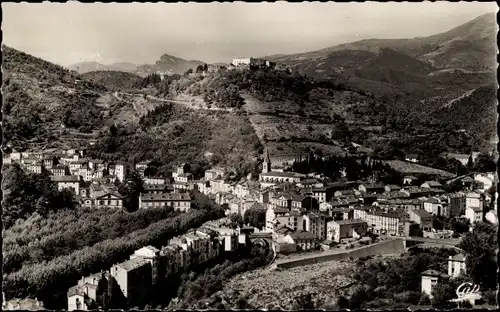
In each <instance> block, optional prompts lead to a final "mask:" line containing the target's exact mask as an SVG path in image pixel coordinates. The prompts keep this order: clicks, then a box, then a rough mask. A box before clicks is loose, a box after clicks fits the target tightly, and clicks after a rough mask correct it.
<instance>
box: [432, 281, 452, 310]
mask: <svg viewBox="0 0 500 312" xmlns="http://www.w3.org/2000/svg"><path fill="white" fill-rule="evenodd" d="M453 286H454V285H453V284H452V283H451V282H450V280H449V278H446V277H441V279H440V280H439V282H438V283H437V285H436V286H435V288H434V289H433V290H432V299H431V303H432V306H433V307H436V308H445V307H448V306H449V301H450V300H451V299H453V298H454V297H455V296H456V294H455V290H456V287H453Z"/></svg>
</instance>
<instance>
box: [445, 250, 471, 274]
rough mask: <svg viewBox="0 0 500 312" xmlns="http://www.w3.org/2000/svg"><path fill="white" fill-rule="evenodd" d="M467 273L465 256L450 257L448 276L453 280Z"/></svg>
mask: <svg viewBox="0 0 500 312" xmlns="http://www.w3.org/2000/svg"><path fill="white" fill-rule="evenodd" d="M465 273H467V268H466V265H465V256H464V255H463V254H457V255H455V256H449V257H448V275H449V276H450V277H452V278H454V277H458V276H460V275H463V274H465Z"/></svg>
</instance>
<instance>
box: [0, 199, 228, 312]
mask: <svg viewBox="0 0 500 312" xmlns="http://www.w3.org/2000/svg"><path fill="white" fill-rule="evenodd" d="M200 206H201V207H203V208H204V209H203V208H202V209H192V210H190V211H189V212H187V213H185V214H182V215H179V216H176V217H174V218H169V219H166V220H161V221H159V222H155V223H153V224H151V225H149V226H148V227H146V228H143V229H140V230H137V231H134V232H132V233H130V234H128V235H124V236H121V237H118V238H114V239H108V240H104V241H101V242H99V243H97V244H95V245H93V246H91V247H84V248H82V249H80V250H77V251H74V252H72V253H71V254H68V255H64V256H60V257H57V258H54V259H52V260H50V261H44V262H40V263H36V264H32V265H25V266H23V267H22V268H21V269H20V270H19V271H16V272H13V273H9V274H7V275H5V276H4V280H3V289H4V292H5V296H6V298H7V299H10V298H16V297H17V298H24V297H36V298H39V299H40V300H43V301H44V303H45V304H46V306H47V307H48V308H60V307H61V306H64V303H65V297H66V291H67V289H68V288H69V287H71V286H72V285H73V284H74V283H76V280H78V278H80V277H81V276H82V275H88V274H91V273H94V272H99V271H101V270H107V269H109V267H110V266H112V265H113V264H115V263H118V262H120V261H123V260H125V259H126V258H128V256H129V255H130V254H131V253H132V252H133V251H134V250H136V249H138V248H141V247H143V246H146V245H153V246H157V247H161V246H162V245H164V244H166V242H167V241H168V239H170V238H171V237H174V236H177V235H180V234H182V233H184V232H185V231H187V230H188V229H190V228H194V227H199V226H200V225H201V224H203V223H204V222H206V221H208V220H213V219H218V218H220V217H222V216H223V215H224V212H223V211H222V210H221V209H219V208H217V207H215V209H212V207H213V206H211V205H209V204H203V203H202V204H200Z"/></svg>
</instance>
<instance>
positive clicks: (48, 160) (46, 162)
mask: <svg viewBox="0 0 500 312" xmlns="http://www.w3.org/2000/svg"><path fill="white" fill-rule="evenodd" d="M43 166H44V167H45V169H47V170H49V169H50V168H52V167H53V166H54V157H52V156H45V157H44V158H43Z"/></svg>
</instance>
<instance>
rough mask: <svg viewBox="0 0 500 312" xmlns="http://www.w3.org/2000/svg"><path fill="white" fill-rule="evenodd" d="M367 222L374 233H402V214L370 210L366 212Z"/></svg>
mask: <svg viewBox="0 0 500 312" xmlns="http://www.w3.org/2000/svg"><path fill="white" fill-rule="evenodd" d="M365 220H366V222H367V223H368V226H369V227H371V229H372V231H373V232H374V233H379V234H385V235H400V234H401V230H402V228H401V227H400V216H399V215H397V214H395V213H386V212H369V213H367V214H366V219H365Z"/></svg>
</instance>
